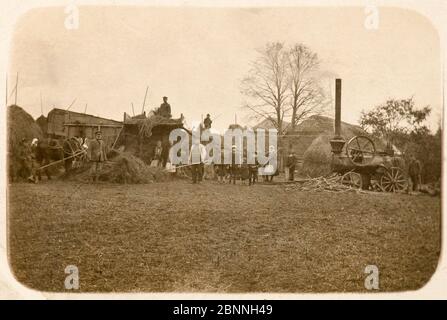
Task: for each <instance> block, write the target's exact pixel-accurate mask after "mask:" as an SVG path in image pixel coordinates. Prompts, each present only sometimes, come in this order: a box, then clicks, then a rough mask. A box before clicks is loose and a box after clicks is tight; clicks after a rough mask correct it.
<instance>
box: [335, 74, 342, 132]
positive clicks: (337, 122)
mask: <svg viewBox="0 0 447 320" xmlns="http://www.w3.org/2000/svg"><path fill="white" fill-rule="evenodd" d="M340 137H341V79H335V137H334V138H340Z"/></svg>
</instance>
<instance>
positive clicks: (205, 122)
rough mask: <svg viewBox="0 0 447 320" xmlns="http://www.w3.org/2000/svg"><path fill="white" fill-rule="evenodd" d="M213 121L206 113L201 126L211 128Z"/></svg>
mask: <svg viewBox="0 0 447 320" xmlns="http://www.w3.org/2000/svg"><path fill="white" fill-rule="evenodd" d="M212 123H213V121H212V120H211V116H210V114H209V113H208V114H207V115H206V118H205V120H203V126H204V127H205V129H211V124H212Z"/></svg>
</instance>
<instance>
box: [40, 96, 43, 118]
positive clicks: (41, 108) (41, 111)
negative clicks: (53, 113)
mask: <svg viewBox="0 0 447 320" xmlns="http://www.w3.org/2000/svg"><path fill="white" fill-rule="evenodd" d="M40 113H41V114H42V115H43V105H42V91H40Z"/></svg>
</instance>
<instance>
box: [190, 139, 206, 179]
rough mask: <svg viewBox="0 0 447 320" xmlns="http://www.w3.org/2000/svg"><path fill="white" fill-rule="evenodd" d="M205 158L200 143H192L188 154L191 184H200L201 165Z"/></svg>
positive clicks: (204, 152) (203, 148)
mask: <svg viewBox="0 0 447 320" xmlns="http://www.w3.org/2000/svg"><path fill="white" fill-rule="evenodd" d="M205 158H206V148H205V146H204V145H203V144H201V143H193V144H192V146H191V151H190V152H189V163H190V164H191V172H192V183H197V182H201V181H202V178H203V171H202V168H203V163H204V162H205Z"/></svg>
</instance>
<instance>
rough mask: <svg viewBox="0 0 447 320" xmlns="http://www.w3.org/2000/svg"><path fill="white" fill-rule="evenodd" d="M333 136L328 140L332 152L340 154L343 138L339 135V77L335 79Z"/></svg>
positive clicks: (343, 143) (343, 142)
mask: <svg viewBox="0 0 447 320" xmlns="http://www.w3.org/2000/svg"><path fill="white" fill-rule="evenodd" d="M334 129H335V130H334V131H335V132H334V138H332V140H331V141H330V143H331V147H332V152H333V153H334V154H336V155H339V154H341V152H342V150H343V146H344V145H345V140H344V139H343V137H342V136H341V79H335V124H334Z"/></svg>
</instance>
